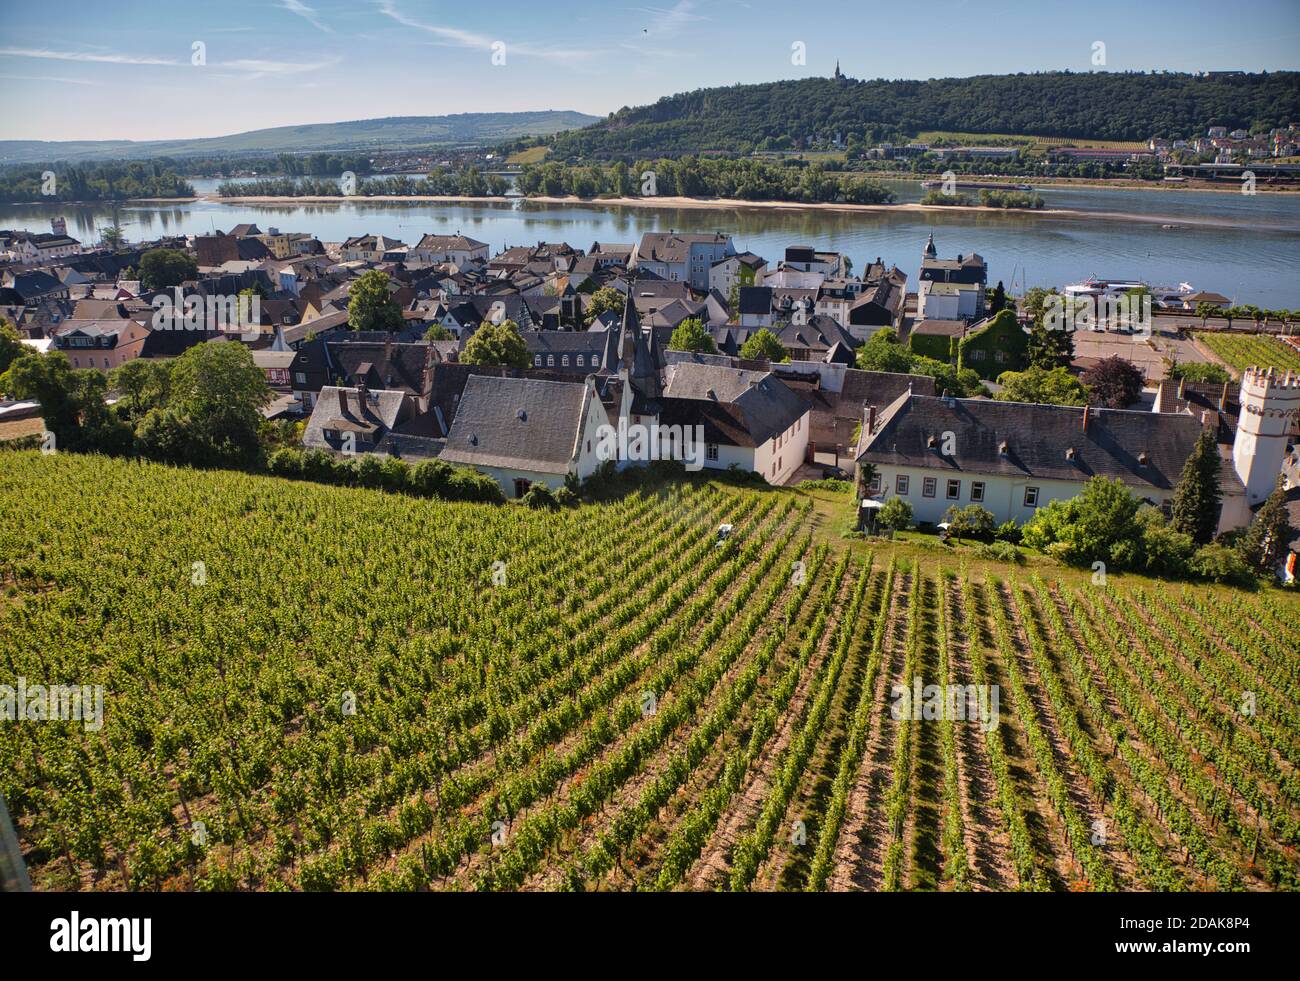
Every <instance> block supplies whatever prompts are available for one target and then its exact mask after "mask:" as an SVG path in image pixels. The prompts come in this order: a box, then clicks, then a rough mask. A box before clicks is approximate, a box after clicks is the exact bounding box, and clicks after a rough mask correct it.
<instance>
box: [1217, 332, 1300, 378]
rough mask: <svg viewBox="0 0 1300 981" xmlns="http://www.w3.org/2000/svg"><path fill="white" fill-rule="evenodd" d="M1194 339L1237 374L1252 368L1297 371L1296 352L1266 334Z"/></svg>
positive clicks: (1299, 366) (1298, 359)
mask: <svg viewBox="0 0 1300 981" xmlns="http://www.w3.org/2000/svg"><path fill="white" fill-rule="evenodd" d="M1196 339H1197V340H1198V341H1199V342H1200V343H1202V344H1204V345H1205V346H1206V347H1207V348H1209V349H1210V350H1211V351H1213V352H1214V353H1215V354H1216V355H1218V356H1219V357H1220V358H1221V359H1222V360H1223V361H1224V362H1226V363H1227V364H1228V365H1229V367H1231V368H1232V370H1233V371H1235V372H1237V373H1238V374H1240V373H1241V372H1243V371H1245V370H1246V369H1247V368H1252V367H1254V368H1281V369H1283V370H1287V369H1291V370H1295V371H1300V350H1297V349H1296V348H1294V347H1291V346H1290V345H1288V344H1286V343H1285V342H1283V341H1280V340H1278V339H1277V338H1275V337H1269V336H1268V335H1266V334H1216V333H1198V334H1197V335H1196Z"/></svg>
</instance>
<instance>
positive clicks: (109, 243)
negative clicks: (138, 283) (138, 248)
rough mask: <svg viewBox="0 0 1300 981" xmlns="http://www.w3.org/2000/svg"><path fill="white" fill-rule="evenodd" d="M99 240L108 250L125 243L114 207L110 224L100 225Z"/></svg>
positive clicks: (115, 248) (124, 277) (118, 247)
mask: <svg viewBox="0 0 1300 981" xmlns="http://www.w3.org/2000/svg"><path fill="white" fill-rule="evenodd" d="M99 240H100V241H101V242H102V243H104V248H106V249H108V250H110V251H116V250H118V249H120V248H122V246H124V245H126V234H125V233H124V232H123V231H122V223H121V221H119V220H118V217H117V213H116V209H115V210H114V214H113V222H112V224H110V225H101V226H100V229H99ZM122 278H123V279H128V278H130V277H127V276H123V277H122Z"/></svg>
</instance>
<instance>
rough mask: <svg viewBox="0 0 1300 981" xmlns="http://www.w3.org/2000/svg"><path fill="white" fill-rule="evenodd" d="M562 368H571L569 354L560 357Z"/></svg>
mask: <svg viewBox="0 0 1300 981" xmlns="http://www.w3.org/2000/svg"><path fill="white" fill-rule="evenodd" d="M560 366H561V367H563V368H567V367H569V356H568V355H567V354H561V355H560Z"/></svg>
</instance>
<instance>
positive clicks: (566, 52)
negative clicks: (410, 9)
mask: <svg viewBox="0 0 1300 981" xmlns="http://www.w3.org/2000/svg"><path fill="white" fill-rule="evenodd" d="M375 4H376V6H377V7H378V8H379V12H380V13H381V14H383V15H384V16H386V17H389V18H391V19H392V20H395V21H396V22H397V23H399V24H401V25H402V26H403V27H410V28H412V29H414V30H417V31H424V32H425V33H427V34H432V35H433V36H434V37H436V38H439V39H440V40H441V41H442V42H443V43H445V44H449V45H452V46H454V47H459V48H470V49H473V50H476V51H487V50H491V48H492V45H493V44H495V43H497V42H498V41H500V40H501V39H500V38H492V37H488V36H487V35H486V34H478V33H475V32H474V31H467V30H463V29H461V28H459V27H448V26H446V25H441V24H426V23H424V22H423V21H418V20H413V19H412V18H410V17H408V16H407V15H406V14H403V13H402V12H401V11H400V10H398V9H397V5H396V4H395V3H393V0H375ZM502 43H504V44H505V46H506V54H507V56H509V55H515V54H517V55H524V56H525V57H530V58H547V59H550V60H552V61H576V60H578V59H582V58H590V57H591V56H592V55H593V54H595V52H594V51H589V50H585V49H580V48H569V49H566V48H538V47H535V46H533V45H531V44H511V43H507V42H502Z"/></svg>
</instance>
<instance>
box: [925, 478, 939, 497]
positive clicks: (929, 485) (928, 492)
mask: <svg viewBox="0 0 1300 981" xmlns="http://www.w3.org/2000/svg"><path fill="white" fill-rule="evenodd" d="M938 485H939V481H938V480H937V479H936V478H934V477H926V478H925V479H924V480H922V481H921V496H922V497H934V489H935V488H936V487H937V486H938Z"/></svg>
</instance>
